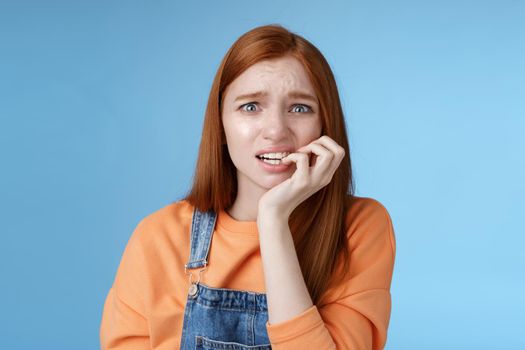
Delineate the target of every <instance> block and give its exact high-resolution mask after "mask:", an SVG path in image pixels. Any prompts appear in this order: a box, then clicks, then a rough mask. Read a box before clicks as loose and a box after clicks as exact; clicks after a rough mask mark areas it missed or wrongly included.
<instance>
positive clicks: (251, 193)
mask: <svg viewBox="0 0 525 350" xmlns="http://www.w3.org/2000/svg"><path fill="white" fill-rule="evenodd" d="M249 185H251V186H247V184H245V182H244V181H239V183H238V188H237V197H236V198H235V201H234V202H233V205H232V206H231V207H230V208H228V209H226V211H227V212H228V214H230V216H231V217H232V218H233V219H235V220H237V221H257V213H258V211H259V199H260V198H261V197H262V195H263V194H264V193H266V191H268V189H266V188H262V187H258V186H255V185H254V184H249Z"/></svg>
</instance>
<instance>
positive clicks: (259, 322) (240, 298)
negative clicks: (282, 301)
mask: <svg viewBox="0 0 525 350" xmlns="http://www.w3.org/2000/svg"><path fill="white" fill-rule="evenodd" d="M216 220H217V214H216V213H215V212H213V211H208V212H201V211H199V210H198V209H196V208H195V210H194V211H193V218H192V224H191V238H190V239H191V249H190V258H189V261H188V263H187V264H186V266H185V269H186V272H187V273H188V274H190V273H191V275H190V281H192V284H191V285H190V289H189V291H188V297H187V301H186V308H185V310H184V323H183V326H182V336H181V344H180V348H181V349H184V350H200V349H205V350H207V349H236V350H242V349H252V350H268V349H271V348H272V347H271V346H270V340H269V339H268V334H267V332H266V322H267V321H268V306H267V303H266V294H263V293H255V292H250V291H242V290H234V289H225V288H213V287H210V286H207V285H205V284H203V283H200V281H199V280H200V277H199V273H201V272H200V271H203V269H204V270H205V268H206V266H207V261H208V254H209V251H210V245H211V239H212V236H213V229H214V227H215V222H216ZM194 269H196V270H194Z"/></svg>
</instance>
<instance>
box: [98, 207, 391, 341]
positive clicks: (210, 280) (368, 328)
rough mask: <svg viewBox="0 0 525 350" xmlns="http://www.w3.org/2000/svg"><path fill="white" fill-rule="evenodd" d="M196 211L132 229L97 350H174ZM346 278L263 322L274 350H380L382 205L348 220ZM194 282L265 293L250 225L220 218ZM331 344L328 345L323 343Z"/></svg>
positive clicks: (354, 210)
mask: <svg viewBox="0 0 525 350" xmlns="http://www.w3.org/2000/svg"><path fill="white" fill-rule="evenodd" d="M192 213H193V207H192V206H191V205H190V204H189V203H188V202H187V201H185V200H182V201H177V202H174V203H171V204H169V205H166V206H165V207H163V208H161V209H159V210H157V211H156V212H154V213H152V214H150V215H148V216H146V217H145V218H144V219H143V220H142V221H140V223H139V224H138V225H137V227H136V228H135V230H134V231H133V234H132V235H131V238H130V239H129V242H128V244H127V246H126V249H125V251H124V254H123V256H122V260H121V262H120V265H119V268H118V270H117V274H116V277H115V281H114V283H113V286H112V287H111V289H110V290H109V293H108V295H107V298H106V302H105V304H104V311H103V315H102V322H101V326H100V341H101V347H102V349H128V350H134V349H156V350H161V349H170V350H171V349H178V348H179V344H180V338H181V332H182V322H183V320H184V308H185V304H186V299H187V294H188V288H189V283H190V282H189V279H188V276H187V275H186V274H185V273H184V264H185V263H187V262H188V257H189V254H190V229H191V219H192ZM346 227H347V228H348V229H347V237H348V249H349V250H350V252H351V254H350V275H349V277H348V278H347V279H346V280H342V281H341V283H340V284H339V285H338V286H336V287H333V288H331V289H328V291H327V292H326V293H325V294H324V295H323V297H322V300H321V303H320V304H319V305H313V306H312V307H311V308H309V309H307V310H305V311H304V312H303V313H301V314H300V315H297V316H296V317H294V318H292V319H289V320H286V321H283V322H280V323H276V324H271V325H270V324H269V323H267V324H266V328H267V332H268V337H269V339H270V342H271V344H272V348H273V349H277V350H279V349H316V350H318V349H319V350H320V349H327V348H333V345H334V344H335V345H336V348H337V349H382V348H383V347H384V345H385V342H386V337H387V329H388V324H389V320H390V310H391V296H390V284H391V280H392V273H393V268H394V258H395V251H396V247H395V236H394V229H393V225H392V221H391V218H390V215H389V213H388V211H387V210H386V209H385V207H384V206H383V205H382V204H381V203H380V202H378V201H377V200H374V199H372V198H366V197H355V200H354V204H353V205H352V206H351V207H350V209H349V211H348V213H347V216H346ZM208 263H209V265H208V267H207V269H206V270H205V271H204V272H203V273H202V275H201V282H202V283H204V284H206V285H208V286H211V287H217V288H230V289H238V290H245V291H248V290H249V291H254V292H259V293H265V285H264V271H263V269H262V261H261V254H260V250H259V237H258V231H257V223H256V221H249V222H248V221H237V220H235V219H233V218H232V217H231V216H229V214H228V213H227V212H225V211H222V212H219V213H218V218H217V224H216V226H215V231H214V233H213V238H212V244H211V247H210V252H209V259H208ZM329 345H331V347H330V346H329Z"/></svg>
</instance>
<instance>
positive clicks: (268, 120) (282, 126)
mask: <svg viewBox="0 0 525 350" xmlns="http://www.w3.org/2000/svg"><path fill="white" fill-rule="evenodd" d="M288 132H289V129H288V124H287V120H286V115H285V114H284V113H283V112H281V111H278V110H273V111H268V113H267V114H266V115H265V116H264V121H263V125H262V136H263V137H264V138H265V139H271V140H275V141H279V140H281V139H284V138H285V137H287V136H288Z"/></svg>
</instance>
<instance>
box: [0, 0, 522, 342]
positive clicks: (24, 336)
mask: <svg viewBox="0 0 525 350" xmlns="http://www.w3.org/2000/svg"><path fill="white" fill-rule="evenodd" d="M524 18H525V3H524V1H510V0H507V1H434V2H430V1H309V2H306V1H288V2H281V1H266V2H264V4H263V3H261V2H255V1H254V2H247V1H194V2H190V1H187V2H175V1H120V2H118V1H46V2H39V1H1V2H0V44H1V45H0V123H1V124H0V159H1V163H0V164H1V172H0V176H1V178H0V179H1V182H0V199H1V204H0V213H1V222H2V228H1V229H0V232H1V244H0V275H1V279H2V287H1V289H0V293H1V299H0V300H1V303H2V305H1V310H2V312H1V313H0V338H1V339H2V346H1V347H2V348H3V349H13V350H14V349H95V348H98V346H99V339H98V332H99V324H100V318H101V313H102V306H103V302H104V299H105V297H106V293H107V292H108V290H109V288H110V286H111V283H112V281H113V279H114V275H115V272H116V269H117V266H118V263H119V261H120V257H121V254H122V252H123V249H124V247H125V244H126V243H127V240H128V238H129V236H130V234H131V232H132V230H133V228H134V227H135V225H136V224H137V223H138V222H139V220H140V219H141V218H143V217H144V216H146V215H148V214H149V213H151V212H153V211H155V210H157V209H159V208H161V207H163V206H165V205H167V204H169V203H170V202H171V201H172V200H175V199H177V198H178V197H180V196H182V195H183V194H184V193H185V191H186V189H187V188H188V186H189V185H190V180H191V176H192V174H193V168H194V164H195V160H196V155H197V150H198V145H199V142H200V135H201V130H202V122H203V114H204V109H205V105H206V102H207V97H208V93H209V89H210V86H211V82H212V79H213V76H214V74H215V72H216V69H217V68H218V65H219V62H220V60H221V59H222V57H223V55H224V54H225V52H226V50H227V49H228V47H229V46H230V45H231V44H232V43H233V42H234V41H235V40H236V39H237V38H238V37H239V36H240V35H241V34H242V33H244V32H246V31H248V30H249V29H252V28H253V27H255V26H258V25H262V24H270V23H280V24H282V25H284V26H286V27H287V28H289V29H290V30H292V31H295V32H297V33H299V34H301V35H303V36H304V37H306V38H307V39H309V40H310V41H312V42H313V43H314V44H315V45H316V46H317V47H318V48H319V49H320V50H321V51H322V52H323V53H324V55H325V56H326V58H327V59H328V61H329V63H330V64H331V66H332V69H333V71H334V73H335V76H336V79H337V82H338V86H339V89H340V93H341V98H342V103H343V107H344V109H345V112H346V118H347V124H348V132H349V138H350V145H351V152H352V153H351V157H352V160H353V164H354V170H355V175H356V183H357V195H360V196H366V197H373V198H375V199H377V200H379V201H381V202H382V203H383V204H384V205H385V206H386V207H387V209H388V210H389V212H390V214H391V216H392V219H393V222H394V226H395V231H396V238H397V260H396V265H395V271H394V278H393V282H392V298H393V309H392V317H391V323H390V328H389V337H388V342H387V347H386V348H387V349H444V348H447V349H492V348H498V349H518V348H521V349H523V348H525V341H524V340H523V337H522V335H520V333H521V332H522V331H523V330H524V329H525V321H524V320H525V316H524V314H525V302H524V295H525V278H524V272H523V271H524V270H525V258H524V256H525V254H524V253H523V250H524V248H523V247H524V244H525V238H524V237H525V235H524V233H525V230H524V228H523V218H524V217H525V215H524V214H525V204H524V197H525V185H524V180H525V157H524V151H525V137H524V135H525V115H524V114H525V113H524V111H525V88H524V86H525V68H524V62H525V44H524V38H525V24H524V23H525V21H524Z"/></svg>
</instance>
